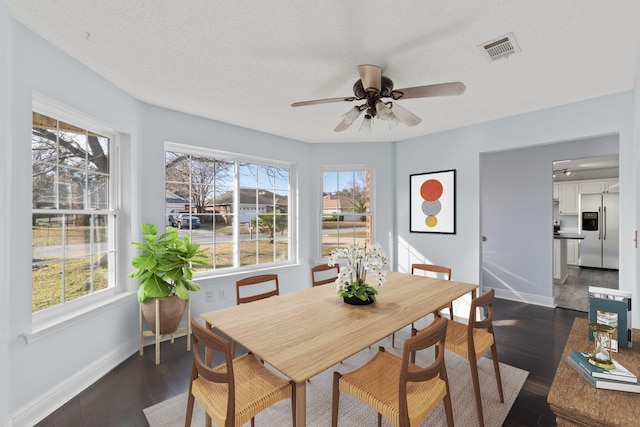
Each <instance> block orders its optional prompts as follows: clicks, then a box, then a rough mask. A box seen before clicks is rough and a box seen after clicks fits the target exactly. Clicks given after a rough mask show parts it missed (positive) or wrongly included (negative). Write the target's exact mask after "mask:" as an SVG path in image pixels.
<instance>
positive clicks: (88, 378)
mask: <svg viewBox="0 0 640 427" xmlns="http://www.w3.org/2000/svg"><path fill="white" fill-rule="evenodd" d="M136 351H138V340H137V339H135V340H130V341H128V342H126V343H124V344H123V345H121V346H119V347H118V348H116V349H114V350H113V351H111V352H109V353H108V354H106V355H104V356H103V357H102V358H100V359H98V360H96V362H95V363H93V364H91V365H89V366H87V367H85V368H84V369H82V370H81V371H79V372H77V373H76V374H74V375H73V376H71V377H69V378H67V379H66V380H65V381H63V382H62V383H60V384H58V385H57V386H55V387H53V388H52V389H50V390H48V391H47V392H45V393H43V394H41V395H40V396H38V397H37V398H35V399H34V400H32V401H31V402H29V403H28V404H26V405H24V406H23V407H22V408H20V409H18V410H17V411H16V412H14V413H13V414H11V416H10V417H9V420H8V423H7V427H31V426H33V425H35V424H37V423H38V422H40V421H42V420H43V419H44V418H45V417H47V416H48V415H49V414H51V413H52V412H54V411H55V410H56V409H58V408H60V407H61V406H62V405H64V404H65V403H67V402H68V401H69V400H70V399H71V398H73V397H74V396H76V395H78V393H80V392H81V391H83V390H85V389H86V388H87V387H89V386H90V385H91V384H93V383H94V382H96V381H97V380H99V379H100V378H102V377H103V376H104V375H105V374H106V373H107V372H109V371H110V370H112V369H113V368H115V367H116V366H118V365H119V364H120V363H122V362H123V361H124V360H125V359H127V358H128V357H129V356H131V355H132V354H133V353H135V352H136Z"/></svg>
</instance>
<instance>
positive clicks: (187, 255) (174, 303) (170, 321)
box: [129, 223, 207, 335]
mask: <svg viewBox="0 0 640 427" xmlns="http://www.w3.org/2000/svg"><path fill="white" fill-rule="evenodd" d="M142 238H143V241H142V242H131V244H132V245H134V246H136V247H137V248H138V249H140V250H141V251H142V254H140V255H136V256H134V257H133V258H132V260H131V264H132V265H133V267H134V268H135V270H134V271H132V272H131V273H130V274H129V277H131V278H133V279H135V280H136V281H137V282H138V302H139V303H140V304H141V305H142V315H143V317H144V318H145V320H146V321H147V324H148V325H149V327H150V328H151V330H152V331H153V332H154V333H155V332H156V316H155V299H157V298H160V299H161V300H160V301H159V302H160V334H162V335H164V334H168V333H171V332H173V331H175V330H176V329H177V328H178V325H179V324H180V320H181V319H182V315H183V313H184V310H185V307H186V303H187V300H188V299H189V294H190V292H194V291H197V290H199V289H200V285H199V284H198V283H196V282H194V281H193V280H192V278H193V272H194V268H193V264H198V265H204V266H206V265H207V263H206V261H205V259H206V258H207V256H206V255H205V254H204V249H200V245H199V244H198V243H194V242H192V241H191V237H190V236H185V237H183V238H182V239H180V238H179V237H178V231H177V230H176V229H174V228H171V227H167V230H166V232H165V233H164V234H162V235H160V236H158V229H157V227H156V226H155V225H154V224H148V223H147V224H143V225H142Z"/></svg>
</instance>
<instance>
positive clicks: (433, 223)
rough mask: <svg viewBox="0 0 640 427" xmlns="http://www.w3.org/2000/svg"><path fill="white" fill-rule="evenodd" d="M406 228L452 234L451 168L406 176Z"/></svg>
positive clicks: (453, 181)
mask: <svg viewBox="0 0 640 427" xmlns="http://www.w3.org/2000/svg"><path fill="white" fill-rule="evenodd" d="M409 185H410V193H409V204H410V206H409V231H410V232H412V233H442V234H456V171H455V169H452V170H446V171H438V172H426V173H417V174H413V175H410V176H409Z"/></svg>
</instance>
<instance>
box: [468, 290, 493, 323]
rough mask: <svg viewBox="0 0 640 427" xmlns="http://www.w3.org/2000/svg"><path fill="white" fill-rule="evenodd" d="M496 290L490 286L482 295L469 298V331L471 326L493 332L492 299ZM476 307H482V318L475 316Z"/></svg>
mask: <svg viewBox="0 0 640 427" xmlns="http://www.w3.org/2000/svg"><path fill="white" fill-rule="evenodd" d="M495 293H496V291H495V290H494V289H493V288H491V289H490V290H489V291H488V292H485V293H484V294H483V295H481V296H479V297H476V298H474V299H472V300H471V307H470V308H469V323H468V325H469V333H470V334H471V330H472V329H473V328H480V329H486V330H487V331H489V332H491V333H493V299H494V297H495ZM478 308H482V309H483V312H484V313H483V316H484V317H483V318H482V319H479V320H478V318H477V313H478V310H477V309H478Z"/></svg>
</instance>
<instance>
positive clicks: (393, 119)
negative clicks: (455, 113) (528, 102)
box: [291, 65, 467, 132]
mask: <svg viewBox="0 0 640 427" xmlns="http://www.w3.org/2000/svg"><path fill="white" fill-rule="evenodd" d="M358 72H359V73H360V79H358V80H357V81H356V82H355V83H354V84H353V94H354V96H347V97H342V98H327V99H315V100H312V101H301V102H294V103H293V104H291V106H292V107H302V106H305V105H314V104H325V103H329V102H344V101H346V102H352V101H361V100H364V101H365V102H364V103H363V104H360V105H356V106H355V107H353V108H352V109H350V110H349V111H347V112H346V113H345V114H343V115H342V117H343V119H342V121H341V122H340V123H338V126H336V128H335V129H334V131H335V132H342V131H344V130H346V129H348V128H349V126H351V124H353V122H354V121H355V120H356V119H357V118H358V117H360V115H361V114H362V113H363V112H364V113H365V116H364V120H363V121H362V126H361V127H360V130H361V131H364V132H370V131H371V122H372V121H373V118H374V117H376V116H377V117H378V118H379V119H381V120H385V121H387V122H388V124H389V127H390V128H391V127H393V126H395V125H396V124H398V123H399V122H402V123H404V124H406V125H407V126H415V125H417V124H418V123H420V122H421V121H422V119H421V118H420V117H418V116H416V115H415V114H413V113H411V112H410V111H408V110H406V109H404V108H402V107H401V106H400V105H398V104H397V103H394V102H391V101H389V102H384V101H383V100H382V98H391V99H393V100H394V101H397V100H398V99H411V98H428V97H432V96H450V95H460V94H462V93H463V92H464V91H465V90H466V88H467V87H466V86H465V85H464V83H461V82H451V83H440V84H434V85H426V86H414V87H408V88H404V89H395V90H394V89H393V81H391V79H390V78H389V77H387V76H383V75H382V69H381V68H380V67H377V66H375V65H358Z"/></svg>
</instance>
